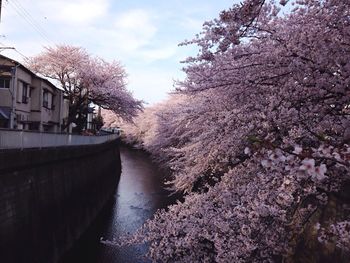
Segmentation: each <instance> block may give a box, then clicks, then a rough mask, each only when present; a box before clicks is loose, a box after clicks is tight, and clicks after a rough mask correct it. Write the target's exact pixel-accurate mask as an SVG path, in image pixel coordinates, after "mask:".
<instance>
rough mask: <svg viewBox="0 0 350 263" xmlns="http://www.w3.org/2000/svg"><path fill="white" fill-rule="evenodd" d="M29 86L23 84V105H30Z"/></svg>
mask: <svg viewBox="0 0 350 263" xmlns="http://www.w3.org/2000/svg"><path fill="white" fill-rule="evenodd" d="M28 91H29V89H28V84H27V83H24V82H22V103H28Z"/></svg>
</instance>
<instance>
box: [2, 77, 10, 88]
mask: <svg viewBox="0 0 350 263" xmlns="http://www.w3.org/2000/svg"><path fill="white" fill-rule="evenodd" d="M10 80H11V79H10V78H4V77H0V89H9V88H10Z"/></svg>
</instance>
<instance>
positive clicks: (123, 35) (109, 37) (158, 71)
mask: <svg viewBox="0 0 350 263" xmlns="http://www.w3.org/2000/svg"><path fill="white" fill-rule="evenodd" d="M2 2H3V6H2V14H1V22H0V54H2V55H5V56H9V57H11V58H13V59H15V60H18V61H19V62H24V60H25V57H30V56H35V55H37V54H39V53H40V52H42V51H43V50H44V47H45V46H54V45H56V44H68V45H74V46H80V47H83V48H85V49H86V50H87V51H88V52H89V53H90V54H91V55H96V56H99V57H102V58H103V59H105V60H107V61H112V60H118V61H120V62H121V64H122V65H123V66H124V68H125V70H126V71H127V73H128V89H129V90H130V91H132V93H133V95H134V96H135V97H136V98H137V99H141V100H144V101H145V102H146V103H148V105H151V104H153V103H156V102H160V101H162V100H164V99H165V98H166V97H167V94H168V92H170V91H171V90H173V82H174V80H181V79H183V78H184V77H185V75H184V73H183V72H182V71H181V68H182V67H183V66H184V64H181V63H180V61H182V60H184V59H185V58H186V57H188V56H194V55H195V54H196V53H197V50H196V48H195V47H194V46H186V47H179V46H178V44H179V43H181V42H182V41H184V40H186V39H192V38H194V36H195V35H196V34H198V33H200V31H201V28H202V24H203V23H204V22H205V21H207V20H212V19H214V18H216V17H218V15H219V12H220V11H221V10H224V9H227V8H229V7H231V6H232V4H233V2H234V0H216V1H213V0H169V1H164V0H147V1H146V0H143V1H142V0H35V1H33V0H3V1H2ZM1 47H14V48H16V50H10V49H8V50H6V49H1Z"/></svg>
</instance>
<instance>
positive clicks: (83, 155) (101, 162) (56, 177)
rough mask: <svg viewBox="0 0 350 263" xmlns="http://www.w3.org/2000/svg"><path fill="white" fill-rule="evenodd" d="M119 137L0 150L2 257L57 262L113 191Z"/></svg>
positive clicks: (4, 259)
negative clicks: (100, 141) (86, 143)
mask: <svg viewBox="0 0 350 263" xmlns="http://www.w3.org/2000/svg"><path fill="white" fill-rule="evenodd" d="M120 169H121V164H120V154H119V142H118V141H113V142H108V143H105V144H101V145H94V146H93V145H91V146H71V147H57V148H45V149H24V150H0V262H4V263H12V262H16V263H22V262H25V263H30V262H37V263H49V262H57V261H58V259H59V258H60V256H62V254H63V253H64V252H65V251H66V250H67V249H68V248H70V247H71V246H72V245H73V243H74V241H75V240H77V239H78V237H79V236H80V235H81V234H82V233H83V232H84V231H85V230H86V228H87V227H88V225H89V224H90V223H91V222H92V221H93V219H94V218H95V217H96V215H97V214H98V212H99V211H100V209H101V208H102V207H103V205H104V204H105V203H106V201H108V199H109V198H110V197H111V196H112V194H113V192H114V190H115V188H116V185H117V183H118V181H119V177H120Z"/></svg>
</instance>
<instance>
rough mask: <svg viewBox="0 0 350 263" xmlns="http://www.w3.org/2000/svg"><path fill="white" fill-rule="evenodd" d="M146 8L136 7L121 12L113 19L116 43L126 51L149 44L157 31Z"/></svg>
mask: <svg viewBox="0 0 350 263" xmlns="http://www.w3.org/2000/svg"><path fill="white" fill-rule="evenodd" d="M151 17H152V15H151V14H150V13H149V12H147V11H146V10H142V9H136V10H130V11H127V12H125V13H123V14H121V15H120V16H119V17H118V18H117V19H116V21H115V23H114V25H115V30H116V37H117V41H118V43H117V45H118V46H119V47H121V48H122V49H124V50H126V51H133V50H136V49H138V48H141V47H142V46H145V45H147V44H149V43H150V42H151V40H152V38H153V37H154V36H155V34H156V32H157V27H156V26H155V25H154V24H153V23H152V21H151Z"/></svg>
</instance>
